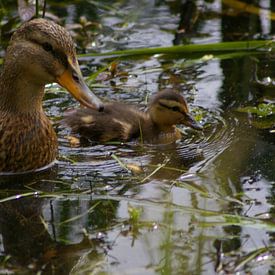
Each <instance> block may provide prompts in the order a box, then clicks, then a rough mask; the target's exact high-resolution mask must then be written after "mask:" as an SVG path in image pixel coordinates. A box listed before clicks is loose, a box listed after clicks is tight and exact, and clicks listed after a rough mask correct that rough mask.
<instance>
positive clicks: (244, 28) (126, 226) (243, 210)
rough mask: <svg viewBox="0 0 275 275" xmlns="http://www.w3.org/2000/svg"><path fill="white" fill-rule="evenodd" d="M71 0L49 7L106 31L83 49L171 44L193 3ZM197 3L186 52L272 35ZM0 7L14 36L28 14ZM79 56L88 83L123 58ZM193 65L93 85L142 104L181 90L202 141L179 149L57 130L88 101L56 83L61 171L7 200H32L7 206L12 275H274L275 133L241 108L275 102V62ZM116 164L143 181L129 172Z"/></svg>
mask: <svg viewBox="0 0 275 275" xmlns="http://www.w3.org/2000/svg"><path fill="white" fill-rule="evenodd" d="M10 2H12V1H10ZM63 2H64V3H66V4H61V3H59V2H58V3H54V2H52V1H49V3H48V11H49V12H51V13H53V14H54V15H56V16H59V17H60V18H62V19H64V20H65V23H66V24H67V27H70V28H72V25H71V24H73V23H75V22H79V18H80V16H86V18H87V20H89V21H92V22H96V23H97V24H94V25H93V26H94V27H93V28H92V27H91V28H87V30H86V31H85V33H84V35H81V33H82V31H83V30H79V29H75V30H74V31H73V34H74V36H75V39H76V41H77V45H78V51H79V53H83V52H106V51H112V50H118V49H131V48H141V47H157V46H170V45H173V41H174V42H175V41H176V40H175V31H176V30H177V28H178V25H179V20H180V12H181V11H182V10H183V8H182V6H181V5H182V4H183V3H184V1H182V2H183V3H182V4H181V1H100V4H99V3H97V4H96V5H94V4H93V2H94V1H63ZM95 2H96V1H95ZM198 2H199V3H198V7H197V8H198V10H199V11H200V13H199V17H198V21H197V23H196V24H195V25H194V26H193V28H192V30H191V31H190V33H188V34H187V35H186V37H184V38H183V40H184V41H185V42H186V43H211V42H220V41H231V40H243V39H253V38H259V37H265V38H266V37H272V35H273V34H274V22H273V21H269V20H267V18H266V17H265V16H261V17H259V16H258V15H257V14H253V13H241V14H237V13H236V12H235V13H234V12H233V11H232V10H231V9H229V8H228V6H225V5H224V6H222V4H221V3H220V1H213V3H206V1H205V2H204V1H198ZM209 2H211V1H209ZM256 2H257V1H256ZM262 2H263V1H259V4H263V3H262ZM267 2H269V1H267ZM7 3H8V1H7ZM0 4H1V5H0V6H1V22H2V26H3V25H4V23H7V22H8V21H9V20H11V17H12V16H14V15H16V7H15V6H12V3H11V4H6V1H5V4H4V1H0ZM265 4H266V3H265ZM270 5H271V4H270ZM267 8H269V9H270V10H272V8H273V9H275V7H274V6H273V7H269V6H267ZM4 9H7V11H5V13H4V12H3V11H4ZM182 13H183V12H182ZM182 17H183V15H182ZM2 29H3V28H2ZM87 37H88V38H87ZM2 38H3V35H2ZM179 41H182V40H181V39H180V40H179ZM3 43H4V41H3ZM1 50H2V51H1V53H2V55H3V54H4V51H3V49H1ZM80 60H81V66H82V69H83V71H84V73H85V74H86V75H87V76H89V75H90V74H92V73H94V72H96V71H97V70H99V69H100V68H102V67H105V66H107V65H108V64H109V63H110V62H111V61H112V60H110V59H107V58H102V57H93V58H82V59H80ZM188 61H189V59H188V58H186V57H185V58H183V57H179V56H177V57H173V56H170V57H167V56H161V55H158V56H152V57H144V58H139V59H134V58H132V59H130V58H124V59H123V60H118V61H117V63H118V68H119V70H120V71H122V72H128V73H129V76H128V77H127V78H126V79H124V80H123V79H121V78H120V77H116V78H114V79H112V82H111V81H110V80H98V81H96V82H95V83H90V84H93V85H95V84H96V85H95V89H94V91H95V93H96V94H97V95H98V96H99V97H101V98H104V99H108V100H121V101H128V102H135V103H137V104H145V103H146V102H147V97H148V96H149V97H150V95H152V94H154V93H155V92H157V91H158V90H159V89H161V88H164V87H173V86H174V85H177V86H180V87H181V90H182V94H183V95H184V96H185V97H186V99H187V101H188V103H189V104H190V108H191V110H192V111H193V113H194V114H197V115H201V124H202V125H203V126H204V132H203V134H201V133H196V132H193V131H190V130H186V134H185V138H184V139H183V140H182V141H181V142H179V143H176V144H170V145H159V146H152V145H140V144H135V143H127V144H108V145H93V144H87V143H86V144H82V145H81V146H79V145H75V146H73V145H72V144H71V143H70V142H69V140H68V136H70V135H71V133H70V131H69V129H66V128H65V127H63V126H61V125H60V123H59V122H60V119H61V118H62V115H63V112H64V111H65V110H66V109H68V108H74V107H77V106H78V104H77V103H76V102H75V101H74V100H73V99H72V98H71V97H70V95H69V94H67V93H66V92H63V91H62V92H61V90H60V89H59V88H58V87H57V86H55V85H51V86H49V87H47V94H46V96H45V101H44V107H45V109H46V112H47V114H48V115H49V116H50V117H52V120H53V122H54V125H55V129H56V131H57V132H58V136H59V144H60V146H59V148H60V158H59V162H58V165H57V166H56V167H54V168H53V169H52V170H51V171H47V172H45V173H41V174H39V175H37V176H34V177H32V178H31V179H30V178H28V177H26V179H22V178H20V179H18V178H17V179H14V181H13V182H14V184H13V185H12V186H11V185H9V186H4V185H3V187H2V189H1V197H2V198H3V199H4V198H6V197H9V196H14V195H15V196H16V195H17V194H22V193H25V194H26V197H22V196H21V197H18V198H16V199H14V200H9V201H7V202H1V204H0V207H1V208H0V220H1V226H0V233H1V235H0V236H1V238H0V253H1V254H0V256H1V260H2V264H1V268H2V270H1V273H5V272H14V273H18V274H19V273H21V274H22V273H29V272H37V271H43V272H45V273H46V274H48V273H49V274H51V273H53V274H69V273H70V274H157V273H162V274H214V273H215V272H217V273H220V274H225V273H227V272H228V273H235V272H248V273H249V272H251V273H252V274H273V272H274V266H275V262H274V231H275V227H274V180H275V174H274V171H275V161H274V155H275V145H274V132H272V131H271V130H270V128H269V129H258V128H256V127H254V126H253V125H251V116H250V115H247V114H241V113H239V112H237V111H236V110H237V108H238V107H241V106H254V105H257V103H259V102H262V101H268V102H274V98H275V97H274V88H273V86H272V85H271V86H270V85H269V86H266V85H264V84H263V83H264V82H265V81H267V80H270V81H271V80H272V79H274V77H275V76H274V64H275V63H274V56H273V54H272V53H270V54H265V55H264V54H263V55H257V56H244V57H241V58H235V59H234V58H231V59H215V58H212V59H209V60H208V61H203V60H202V59H199V60H197V61H196V62H193V64H190V63H189V65H188V66H187V64H188ZM271 82H272V81H271ZM273 127H274V120H273ZM198 150H199V151H198ZM200 151H202V152H203V157H201V155H200V153H199V152H200ZM111 154H114V155H115V156H116V157H118V158H119V159H120V160H121V161H122V162H123V163H131V164H135V165H137V166H140V167H141V168H142V169H143V172H141V173H138V174H131V173H129V172H127V171H126V170H125V169H124V168H123V167H121V165H120V164H119V163H118V161H117V159H116V158H114V157H113V156H112V155H111ZM22 181H23V182H22ZM33 192H34V193H33ZM40 192H42V193H40ZM249 257H251V258H249Z"/></svg>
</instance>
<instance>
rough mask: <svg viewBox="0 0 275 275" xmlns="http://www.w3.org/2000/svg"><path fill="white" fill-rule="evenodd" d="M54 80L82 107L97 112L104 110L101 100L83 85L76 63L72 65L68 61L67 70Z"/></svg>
mask: <svg viewBox="0 0 275 275" xmlns="http://www.w3.org/2000/svg"><path fill="white" fill-rule="evenodd" d="M56 80H57V82H58V83H59V84H60V85H61V86H62V87H64V88H65V89H67V90H68V91H69V92H70V93H71V94H72V95H73V96H74V98H75V99H76V100H78V101H79V102H80V103H81V104H83V105H84V106H86V107H88V108H92V109H96V110H98V111H102V110H103V109H104V106H103V103H102V102H101V100H100V99H99V98H98V97H96V96H95V95H94V94H93V93H92V92H91V90H90V89H89V87H88V86H87V84H86V83H85V81H84V79H83V76H82V73H81V71H80V69H79V66H78V63H76V64H72V62H70V60H69V66H68V68H67V69H66V70H65V71H64V73H63V74H61V75H60V76H58V77H57V79H56Z"/></svg>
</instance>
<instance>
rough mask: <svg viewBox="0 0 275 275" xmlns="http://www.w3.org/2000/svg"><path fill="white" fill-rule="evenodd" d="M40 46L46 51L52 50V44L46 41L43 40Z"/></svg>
mask: <svg viewBox="0 0 275 275" xmlns="http://www.w3.org/2000/svg"><path fill="white" fill-rule="evenodd" d="M42 48H43V49H44V50H45V51H46V52H53V46H52V45H51V44H50V43H48V42H45V43H43V44H42Z"/></svg>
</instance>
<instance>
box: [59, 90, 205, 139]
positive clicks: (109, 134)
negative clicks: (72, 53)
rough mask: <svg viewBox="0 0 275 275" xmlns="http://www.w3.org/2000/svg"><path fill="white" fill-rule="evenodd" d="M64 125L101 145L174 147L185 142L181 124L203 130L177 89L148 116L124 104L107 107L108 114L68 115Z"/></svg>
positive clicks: (160, 97)
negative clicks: (131, 142)
mask: <svg viewBox="0 0 275 275" xmlns="http://www.w3.org/2000/svg"><path fill="white" fill-rule="evenodd" d="M63 122H64V123H65V124H66V125H68V126H70V127H71V128H72V131H73V133H79V134H80V135H81V136H83V137H85V138H88V139H90V140H92V141H97V142H108V141H115V140H117V141H129V140H132V139H136V138H139V139H140V140H142V141H144V142H147V143H170V142H174V141H176V140H178V139H180V138H181V133H180V131H179V130H178V129H177V128H176V127H175V126H176V125H177V124H183V125H185V126H189V127H192V128H194V129H196V130H201V129H202V127H201V126H200V125H199V124H198V123H197V122H196V121H195V119H194V118H193V117H192V116H191V114H190V113H189V110H188V106H187V103H186V101H185V99H184V98H183V96H182V95H180V94H179V93H178V92H176V91H174V90H173V89H165V90H163V91H160V92H158V93H157V94H156V95H155V96H154V97H153V98H152V100H151V102H150V104H149V107H148V110H147V111H146V112H142V111H140V110H139V109H138V108H137V106H133V105H127V104H123V103H120V102H112V103H106V104H105V107H104V111H102V112H96V111H94V110H92V109H87V108H86V109H77V110H72V111H70V112H68V113H67V114H65V118H64V120H63Z"/></svg>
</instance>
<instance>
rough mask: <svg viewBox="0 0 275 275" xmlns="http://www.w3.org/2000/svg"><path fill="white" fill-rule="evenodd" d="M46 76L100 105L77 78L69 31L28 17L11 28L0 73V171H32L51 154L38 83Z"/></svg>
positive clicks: (54, 142)
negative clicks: (14, 28) (14, 29)
mask: <svg viewBox="0 0 275 275" xmlns="http://www.w3.org/2000/svg"><path fill="white" fill-rule="evenodd" d="M52 82H58V83H59V84H60V85H62V86H63V87H65V88H66V89H67V90H68V91H69V92H70V93H71V94H72V95H73V96H74V97H75V98H76V99H78V100H79V101H81V102H82V103H83V104H84V105H85V104H86V105H87V106H93V104H94V106H96V108H98V109H99V108H101V107H99V106H100V101H99V100H98V99H95V98H94V97H93V95H91V93H90V91H89V88H88V87H87V86H86V84H85V82H84V81H83V77H82V75H81V72H80V69H79V65H78V62H77V59H76V55H75V49H74V44H73V41H72V38H71V36H70V35H69V33H68V32H67V31H66V30H65V29H64V28H63V27H61V26H59V25H57V24H55V23H53V22H51V21H48V20H45V19H34V20H31V21H30V22H27V23H24V24H23V25H22V26H21V27H20V28H19V29H18V30H17V31H16V32H15V33H14V34H13V36H12V39H11V41H10V44H9V47H8V49H7V52H6V57H5V61H4V64H3V68H2V71H1V74H0V173H14V172H26V171H32V170H36V169H39V168H42V167H43V166H46V165H48V164H50V163H51V162H53V161H54V160H55V158H56V156H57V138H56V134H55V132H54V130H53V128H52V125H51V123H50V121H49V119H48V118H47V117H46V115H45V114H44V111H43V109H42V99H43V95H44V86H45V84H47V83H52ZM93 100H95V101H93ZM95 102H96V103H95Z"/></svg>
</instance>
